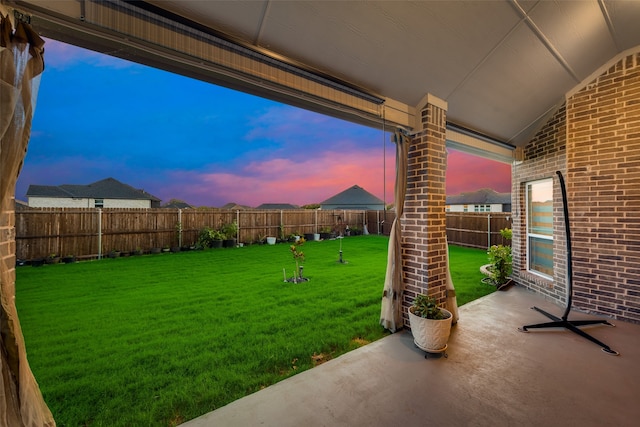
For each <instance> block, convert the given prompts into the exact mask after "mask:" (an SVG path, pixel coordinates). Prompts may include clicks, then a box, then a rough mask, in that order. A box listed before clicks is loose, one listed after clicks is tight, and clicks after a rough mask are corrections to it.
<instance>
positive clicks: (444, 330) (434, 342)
mask: <svg viewBox="0 0 640 427" xmlns="http://www.w3.org/2000/svg"><path fill="white" fill-rule="evenodd" d="M441 310H442V311H443V312H444V314H445V316H448V317H447V318H446V319H442V320H434V319H425V318H424V317H420V316H416V315H415V314H413V313H412V312H411V309H409V325H410V326H411V334H412V335H413V342H414V343H415V344H416V346H417V347H418V348H420V349H421V350H424V351H426V352H432V353H438V352H441V351H444V350H445V349H446V348H447V341H449V334H450V333H451V321H452V320H453V316H452V315H451V312H450V311H448V310H445V309H444V308H442V309H441Z"/></svg>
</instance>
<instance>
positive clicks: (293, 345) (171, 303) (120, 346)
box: [16, 236, 491, 426]
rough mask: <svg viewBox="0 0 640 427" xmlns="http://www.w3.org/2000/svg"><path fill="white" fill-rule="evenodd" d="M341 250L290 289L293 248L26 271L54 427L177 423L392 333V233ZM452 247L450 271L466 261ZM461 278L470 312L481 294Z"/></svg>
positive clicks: (24, 319) (317, 251)
mask: <svg viewBox="0 0 640 427" xmlns="http://www.w3.org/2000/svg"><path fill="white" fill-rule="evenodd" d="M339 244H340V241H339V240H330V241H324V242H307V243H306V244H305V245H304V246H303V247H302V249H303V251H304V252H305V255H306V261H305V263H304V275H305V276H306V277H309V278H310V281H309V282H306V283H300V284H294V283H288V282H284V277H283V268H285V269H286V271H287V275H288V276H291V275H292V273H293V268H294V265H295V264H294V261H293V258H292V256H291V254H290V252H289V248H288V245H285V244H280V245H275V246H257V245H256V246H248V247H244V248H235V249H216V250H209V251H197V252H183V253H176V254H162V255H154V256H151V255H149V256H141V257H140V256H138V257H129V258H118V259H106V260H102V261H92V262H83V263H77V264H72V265H47V266H44V267H41V268H32V267H21V268H19V269H18V270H17V282H16V288H17V290H16V294H17V295H16V301H17V306H18V312H19V315H20V321H21V324H22V330H23V333H24V336H25V340H26V344H27V352H28V357H29V361H30V364H31V368H32V370H33V372H34V374H35V376H36V379H37V380H38V382H39V384H40V387H41V390H42V392H43V395H44V398H45V400H46V402H47V404H48V405H49V407H50V408H51V410H52V412H53V414H54V417H55V419H56V421H57V423H58V425H59V426H79V425H91V426H133V425H135V426H167V425H176V424H179V423H181V422H184V421H186V420H189V419H192V418H195V417H197V416H199V415H202V414H204V413H206V412H209V411H212V410H214V409H216V408H219V407H221V406H223V405H225V404H227V403H229V402H231V401H233V400H236V399H238V398H240V397H242V396H245V395H247V394H250V393H252V392H255V391H257V390H260V389H262V388H264V387H267V386H269V385H271V384H274V383H276V382H278V381H280V380H282V379H284V378H287V377H289V376H291V375H293V374H295V373H297V372H301V371H303V370H306V369H309V368H312V367H313V366H315V365H317V364H318V363H322V362H324V361H326V360H328V359H331V358H333V357H336V356H338V355H340V354H343V353H345V352H347V351H350V350H352V349H355V348H357V347H359V346H361V345H364V344H366V343H368V342H371V341H374V340H377V339H379V338H381V337H383V336H385V335H386V334H387V332H385V331H384V330H383V328H382V327H381V326H380V325H379V315H380V297H381V293H382V286H383V281H384V274H385V269H386V254H387V245H388V238H386V237H383V236H360V237H351V238H347V239H344V240H343V242H342V249H343V257H344V259H345V260H346V261H347V263H346V264H341V263H338V262H336V261H337V260H338V256H339V254H338V251H339ZM451 248H452V252H451V261H452V274H454V271H458V269H457V268H453V265H454V264H453V263H454V260H455V262H456V263H458V262H459V259H458V258H461V259H466V258H467V257H469V256H470V255H469V254H468V253H466V252H465V253H462V254H458V253H457V252H456V251H455V247H451ZM460 249H464V248H460ZM470 251H471V252H470V253H472V254H473V253H475V254H476V255H477V254H481V255H482V261H481V262H480V264H483V263H486V253H484V251H477V250H470ZM474 263H475V264H474ZM467 264H468V265H469V266H471V267H472V268H471V267H470V269H471V270H475V271H476V272H477V271H478V268H479V265H480V264H478V263H477V261H468V263H467ZM457 274H458V273H455V274H454V283H456V289H457V295H458V302H459V304H462V302H461V300H462V299H464V298H472V296H471V295H478V292H477V291H475V290H474V291H472V292H469V296H468V297H467V296H466V292H465V291H463V290H462V288H464V287H466V284H463V283H462V281H464V282H465V283H466V282H467V280H466V279H464V278H463V277H464V275H463V277H460V278H458V279H457V278H456V276H457ZM478 274H479V273H478ZM471 280H472V281H476V280H475V278H473V279H471ZM479 280H480V276H478V280H477V282H478V283H477V284H471V283H469V285H470V286H471V285H474V286H475V285H477V287H479V288H484V289H485V290H487V291H488V292H490V291H491V288H489V287H488V286H486V285H483V284H481V283H480V282H479ZM458 282H461V283H458ZM472 287H473V286H472ZM487 288H488V289H487ZM310 386H312V385H310Z"/></svg>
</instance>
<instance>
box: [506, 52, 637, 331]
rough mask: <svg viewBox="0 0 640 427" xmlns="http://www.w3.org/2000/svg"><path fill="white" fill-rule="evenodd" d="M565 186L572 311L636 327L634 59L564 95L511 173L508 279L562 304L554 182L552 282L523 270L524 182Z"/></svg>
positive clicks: (558, 209)
mask: <svg viewBox="0 0 640 427" xmlns="http://www.w3.org/2000/svg"><path fill="white" fill-rule="evenodd" d="M555 170H560V171H562V172H563V174H564V176H565V180H566V183H567V194H568V207H569V214H570V221H571V232H572V233H571V234H572V252H573V264H572V265H573V286H574V293H573V297H574V299H573V307H574V308H577V309H580V310H583V311H587V312H593V313H599V314H605V315H608V316H611V317H613V318H619V319H625V320H629V321H633V322H640V53H635V54H632V55H629V56H627V57H625V58H623V59H621V60H619V61H618V62H616V63H615V64H613V65H612V66H611V67H610V68H609V69H608V70H607V71H605V72H604V73H603V74H601V75H600V76H599V77H598V78H596V79H595V80H593V81H592V82H590V83H589V84H587V85H586V86H585V87H584V88H582V89H581V90H579V91H578V92H576V93H575V94H573V95H571V96H570V97H569V98H568V99H567V101H566V104H565V105H564V106H563V107H562V108H560V109H559V110H558V111H557V113H556V114H555V115H554V117H552V118H551V119H550V120H549V122H548V123H547V124H546V126H545V127H544V128H543V129H542V130H541V131H540V132H539V133H538V134H537V135H536V137H535V138H534V139H533V140H532V141H531V143H530V144H529V145H528V146H527V147H526V148H525V149H524V158H523V161H522V163H519V164H515V165H514V167H513V179H512V194H513V196H514V202H515V209H514V224H513V231H514V233H513V237H514V238H513V242H512V243H513V255H514V261H513V265H514V273H513V276H514V278H515V279H516V280H517V281H518V282H519V283H521V284H523V285H524V286H526V287H528V288H531V289H534V290H535V291H537V292H540V293H542V294H544V295H547V296H549V297H550V298H552V299H554V300H556V301H557V302H558V303H562V304H564V297H565V293H566V279H565V275H566V263H565V257H566V253H565V252H564V247H565V236H564V220H563V217H562V204H561V194H560V190H559V184H558V180H557V179H556V178H555V177H554V248H553V250H554V277H553V280H552V281H551V280H545V279H542V278H539V277H538V276H535V275H533V274H530V273H528V272H526V241H525V237H526V235H525V232H526V228H525V225H526V224H525V221H526V216H525V209H526V203H525V200H524V197H525V191H524V186H525V183H526V182H528V181H531V180H535V179H541V178H546V177H551V176H554V173H555Z"/></svg>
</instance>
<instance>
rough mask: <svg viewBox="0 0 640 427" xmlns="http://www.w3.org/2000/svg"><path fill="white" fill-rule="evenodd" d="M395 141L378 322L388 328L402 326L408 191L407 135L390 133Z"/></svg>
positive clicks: (408, 141) (392, 330)
mask: <svg viewBox="0 0 640 427" xmlns="http://www.w3.org/2000/svg"><path fill="white" fill-rule="evenodd" d="M393 142H395V144H396V185H395V190H394V193H395V208H396V217H395V218H394V220H393V225H392V226H391V235H390V236H389V250H388V254H387V273H386V275H385V279H384V291H383V293H382V308H381V310H380V324H381V325H382V326H384V327H385V328H386V329H388V330H390V331H391V332H396V331H397V330H398V329H400V328H401V327H402V292H403V291H404V283H403V280H402V247H401V245H402V227H401V226H400V218H401V217H402V213H403V210H404V199H405V196H406V194H407V163H408V155H409V144H410V139H409V136H408V135H406V134H405V133H404V132H402V131H401V130H399V129H398V130H396V132H395V134H394V135H393Z"/></svg>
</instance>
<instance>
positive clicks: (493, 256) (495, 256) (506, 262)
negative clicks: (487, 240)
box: [481, 228, 512, 290]
mask: <svg viewBox="0 0 640 427" xmlns="http://www.w3.org/2000/svg"><path fill="white" fill-rule="evenodd" d="M500 234H501V235H502V237H503V238H504V239H506V240H511V236H512V232H511V229H510V228H504V229H502V230H500ZM487 255H489V264H487V265H484V266H483V268H481V271H483V273H485V272H486V273H485V274H487V277H485V278H484V279H482V282H483V283H488V284H490V285H493V286H495V287H496V288H498V290H500V289H504V288H505V287H506V286H508V285H509V284H511V279H510V278H509V276H510V275H511V272H512V256H511V246H509V245H492V246H491V247H490V248H489V250H488V251H487Z"/></svg>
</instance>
